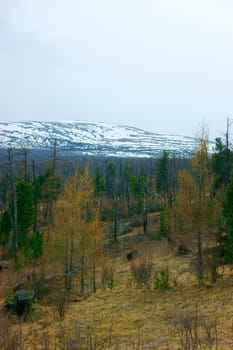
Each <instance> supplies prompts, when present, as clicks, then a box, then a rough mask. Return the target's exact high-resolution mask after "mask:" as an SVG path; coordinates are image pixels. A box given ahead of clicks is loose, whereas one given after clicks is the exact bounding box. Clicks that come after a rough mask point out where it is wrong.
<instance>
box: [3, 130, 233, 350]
mask: <svg viewBox="0 0 233 350" xmlns="http://www.w3.org/2000/svg"><path fill="white" fill-rule="evenodd" d="M232 161H233V152H232V151H231V149H230V148H229V146H228V145H226V144H225V142H224V141H223V140H222V139H221V138H217V139H216V144H215V149H214V150H211V152H209V145H208V138H207V136H206V135H205V132H204V131H203V133H202V135H201V137H200V138H199V140H198V142H197V146H196V149H195V150H194V152H193V155H192V157H191V158H185V157H174V156H170V155H169V153H168V152H166V151H164V152H162V153H161V156H160V157H159V158H158V159H151V158H148V159H140V158H137V159H136V158H131V159H124V158H109V159H107V158H103V159H99V158H90V159H89V158H87V159H77V160H74V159H69V158H64V157H61V156H60V155H59V149H57V146H56V142H55V143H54V148H53V149H51V151H50V156H49V159H46V160H43V159H39V160H38V159H34V158H32V157H31V155H30V150H28V149H17V150H16V149H8V150H5V151H4V152H2V154H1V159H0V245H1V247H0V248H1V251H0V254H1V261H0V298H1V314H0V325H1V326H0V348H1V349H71V350H72V349H182V350H183V349H232V347H233V307H232V288H233V273H232V263H233V172H232V171H231V170H232V164H233V163H232Z"/></svg>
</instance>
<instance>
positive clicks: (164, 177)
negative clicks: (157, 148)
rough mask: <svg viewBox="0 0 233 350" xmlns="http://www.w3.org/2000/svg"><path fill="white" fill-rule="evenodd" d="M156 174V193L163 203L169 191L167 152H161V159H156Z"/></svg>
mask: <svg viewBox="0 0 233 350" xmlns="http://www.w3.org/2000/svg"><path fill="white" fill-rule="evenodd" d="M156 173H157V174H156V188H157V192H158V193H159V194H160V195H161V196H162V198H163V199H164V201H165V200H166V199H168V190H169V157H168V152H167V151H163V154H162V156H161V158H159V159H158V163H157V172H156Z"/></svg>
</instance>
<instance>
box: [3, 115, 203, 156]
mask: <svg viewBox="0 0 233 350" xmlns="http://www.w3.org/2000/svg"><path fill="white" fill-rule="evenodd" d="M55 140H56V142H57V146H58V149H59V151H60V153H63V154H64V155H65V154H69V155H72V156H74V155H76V156H95V157H137V158H138V157H141V158H153V157H158V156H159V155H161V152H163V151H164V150H166V151H168V152H169V154H171V155H176V156H190V155H191V154H192V153H193V151H194V149H195V147H196V144H197V140H196V139H195V138H194V137H189V136H178V135H166V134H157V133H153V132H149V131H144V130H142V129H139V128H135V127H131V126H127V125H118V124H111V123H104V122H91V121H90V122H88V121H79V120H68V121H57V122H56V121H52V122H47V121H20V122H0V148H9V147H10V148H28V149H32V150H36V149H37V150H46V149H49V148H51V147H52V145H53V144H54V142H55Z"/></svg>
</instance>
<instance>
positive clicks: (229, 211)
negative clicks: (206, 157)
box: [223, 171, 233, 263]
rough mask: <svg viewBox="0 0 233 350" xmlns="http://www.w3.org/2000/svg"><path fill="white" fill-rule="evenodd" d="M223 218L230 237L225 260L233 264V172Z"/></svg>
mask: <svg viewBox="0 0 233 350" xmlns="http://www.w3.org/2000/svg"><path fill="white" fill-rule="evenodd" d="M223 217H224V218H225V220H226V225H227V228H228V235H227V238H226V241H225V245H224V258H225V261H226V262H227V263H232V262H233V171H231V174H230V181H229V183H228V186H227V191H226V196H225V199H224V203H223Z"/></svg>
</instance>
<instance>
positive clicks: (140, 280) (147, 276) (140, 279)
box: [131, 260, 153, 287]
mask: <svg viewBox="0 0 233 350" xmlns="http://www.w3.org/2000/svg"><path fill="white" fill-rule="evenodd" d="M152 267H153V264H152V263H151V262H147V261H146V260H143V261H141V262H138V263H132V265H131V273H132V275H133V278H134V280H135V282H136V283H137V285H138V286H143V287H145V286H147V287H149V286H150V282H151V275H152Z"/></svg>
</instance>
